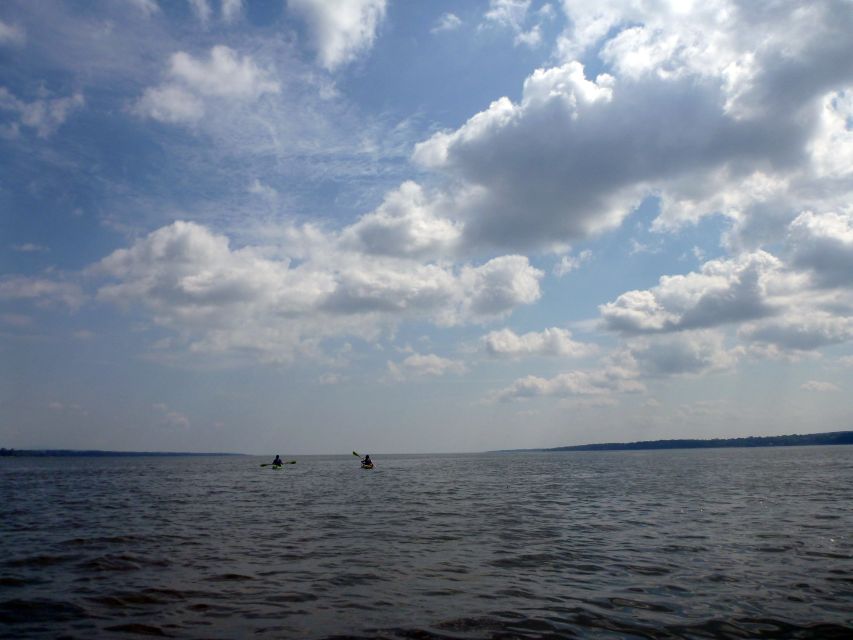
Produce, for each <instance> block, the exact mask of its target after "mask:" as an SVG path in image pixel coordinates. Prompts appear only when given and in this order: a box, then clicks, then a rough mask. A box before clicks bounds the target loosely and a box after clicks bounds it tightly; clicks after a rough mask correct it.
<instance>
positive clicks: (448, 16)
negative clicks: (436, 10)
mask: <svg viewBox="0 0 853 640" xmlns="http://www.w3.org/2000/svg"><path fill="white" fill-rule="evenodd" d="M461 26H462V20H461V19H460V18H459V16H457V15H456V14H455V13H449V12H448V13H444V14H442V15H441V17H440V18H439V19H438V20H437V21H436V23H435V26H434V27H433V28H432V29H430V32H432V33H442V32H445V31H455V30H456V29H458V28H459V27H461Z"/></svg>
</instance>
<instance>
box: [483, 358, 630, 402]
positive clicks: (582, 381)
mask: <svg viewBox="0 0 853 640" xmlns="http://www.w3.org/2000/svg"><path fill="white" fill-rule="evenodd" d="M636 377H637V373H636V372H635V371H632V370H630V369H626V368H622V367H618V366H609V367H605V368H601V369H595V370H591V371H582V370H576V371H569V372H566V373H561V374H559V375H556V376H554V377H553V378H540V377H538V376H532V375H531V376H526V377H524V378H519V379H518V380H516V381H515V382H514V383H513V384H512V385H510V386H509V387H506V388H505V389H502V390H500V391H498V392H496V393H494V394H492V395H491V396H490V399H491V400H496V401H499V402H510V401H513V400H521V399H529V398H538V397H553V398H572V397H576V396H582V397H583V396H611V395H613V394H619V393H638V392H641V391H644V390H645V387H644V386H643V384H642V383H641V382H639V381H638V380H636Z"/></svg>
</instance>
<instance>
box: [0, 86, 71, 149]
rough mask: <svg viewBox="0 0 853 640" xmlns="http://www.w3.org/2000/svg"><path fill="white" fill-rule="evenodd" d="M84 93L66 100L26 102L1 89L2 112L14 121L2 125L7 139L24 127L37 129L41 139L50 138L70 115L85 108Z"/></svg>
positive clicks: (51, 99)
mask: <svg viewBox="0 0 853 640" xmlns="http://www.w3.org/2000/svg"><path fill="white" fill-rule="evenodd" d="M85 103H86V101H85V100H84V98H83V94H82V93H75V94H73V95H71V96H68V97H66V98H40V99H38V100H34V101H33V102H26V101H23V100H19V99H18V98H16V97H15V96H14V95H13V94H12V93H11V92H10V91H9V90H8V89H6V88H5V87H0V112H3V111H6V112H9V113H11V114H12V116H13V118H14V119H13V121H12V122H11V123H9V124H7V125H0V131H2V133H3V134H4V135H5V136H7V137H14V136H16V135H18V133H19V131H20V128H21V127H22V126H24V127H28V128H31V129H35V131H36V135H38V137H39V138H48V137H50V136H51V135H52V134H54V133H55V132H56V130H57V129H59V127H61V126H62V125H63V123H64V122H65V121H66V120H67V119H68V116H69V114H71V113H72V112H73V111H76V110H78V109H80V108H82V107H83V105H84V104H85Z"/></svg>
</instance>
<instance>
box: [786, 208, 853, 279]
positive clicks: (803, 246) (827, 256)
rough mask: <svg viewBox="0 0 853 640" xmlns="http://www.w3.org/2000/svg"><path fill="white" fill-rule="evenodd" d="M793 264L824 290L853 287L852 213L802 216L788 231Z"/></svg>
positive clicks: (788, 247) (808, 212)
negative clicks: (827, 288)
mask: <svg viewBox="0 0 853 640" xmlns="http://www.w3.org/2000/svg"><path fill="white" fill-rule="evenodd" d="M787 249H788V251H789V252H790V255H791V264H792V265H793V266H795V267H798V268H800V269H805V270H808V271H810V272H811V273H813V274H814V277H815V281H816V282H817V284H819V285H820V286H823V287H841V286H843V287H853V214H851V213H849V212H848V213H835V212H829V213H823V214H817V213H814V212H812V211H806V212H803V213H801V214H800V215H799V216H797V218H796V219H795V220H794V221H793V222H792V223H791V225H790V227H789V230H788V238H787Z"/></svg>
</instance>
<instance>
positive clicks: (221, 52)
mask: <svg viewBox="0 0 853 640" xmlns="http://www.w3.org/2000/svg"><path fill="white" fill-rule="evenodd" d="M168 76H169V78H170V80H169V81H167V82H166V83H164V84H161V85H159V86H157V87H149V88H148V89H146V90H145V92H144V93H143V95H142V97H141V98H140V99H139V101H138V102H137V103H136V104H135V105H134V107H133V112H134V113H136V114H137V115H139V116H143V117H149V118H153V119H155V120H160V121H162V122H172V123H177V122H196V121H198V120H200V119H201V118H202V117H203V116H204V113H205V101H206V100H208V99H211V98H212V99H230V100H241V101H255V100H258V99H259V98H260V97H261V96H263V95H264V94H268V93H270V94H276V93H279V91H280V85H279V83H278V82H277V81H276V80H274V79H273V78H272V74H271V73H270V72H269V71H266V70H263V69H260V68H259V67H258V66H257V65H256V64H255V62H254V61H253V60H252V58H251V57H250V56H243V57H242V58H241V57H240V56H239V55H238V54H237V52H235V51H234V50H233V49H230V48H229V47H226V46H224V45H217V46H215V47H213V48H212V49H211V50H210V58H209V59H208V60H202V59H197V58H194V57H193V56H191V55H190V54H188V53H185V52H183V51H179V52H177V53H175V54H173V55H172V56H171V58H170V61H169V70H168Z"/></svg>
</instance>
